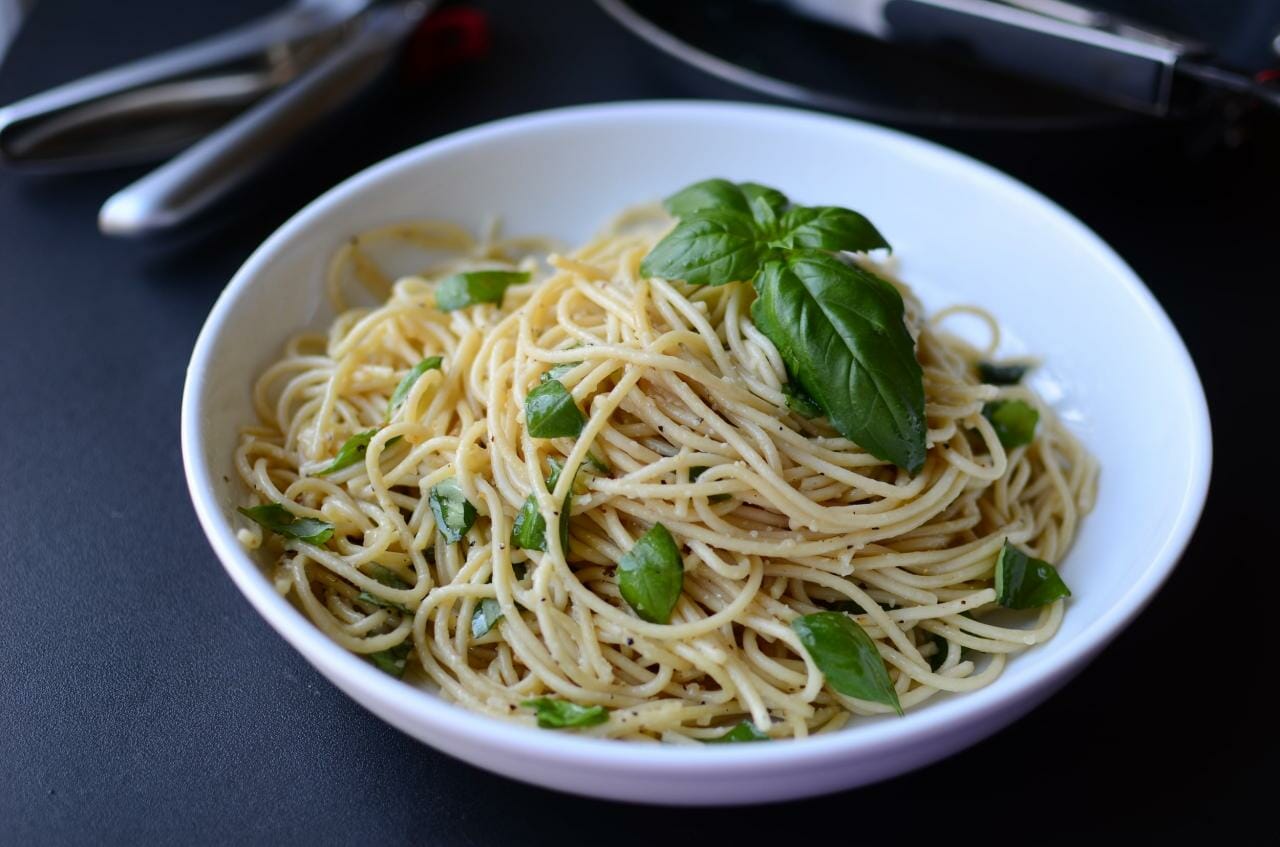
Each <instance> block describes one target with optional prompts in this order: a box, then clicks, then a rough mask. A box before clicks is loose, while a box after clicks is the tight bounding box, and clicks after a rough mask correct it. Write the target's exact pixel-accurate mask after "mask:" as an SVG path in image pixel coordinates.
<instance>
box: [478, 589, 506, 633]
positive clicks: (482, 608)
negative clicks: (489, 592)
mask: <svg viewBox="0 0 1280 847" xmlns="http://www.w3.org/2000/svg"><path fill="white" fill-rule="evenodd" d="M501 617H502V604H501V603H499V602H498V601H497V600H495V599H493V598H492V597H486V598H484V599H483V600H481V601H480V602H479V603H477V604H476V610H475V611H474V612H472V613H471V637H472V638H479V637H481V636H482V635H484V634H485V633H486V632H488V631H489V630H491V629H493V625H494V624H496V623H497V622H498V619H499V618H501Z"/></svg>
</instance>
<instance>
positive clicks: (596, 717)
mask: <svg viewBox="0 0 1280 847" xmlns="http://www.w3.org/2000/svg"><path fill="white" fill-rule="evenodd" d="M520 705H521V706H524V707H525V708H526V709H533V710H534V711H535V712H536V713H537V715H538V726H540V727H542V728H543V729H564V728H565V727H571V726H595V725H596V724H602V723H604V722H605V721H607V720H609V710H608V709H606V708H605V707H604V706H579V705H578V704H577V703H570V702H569V701H568V700H554V699H552V698H550V697H539V698H537V699H536V700H525V701H524V702H523V703H521V704H520Z"/></svg>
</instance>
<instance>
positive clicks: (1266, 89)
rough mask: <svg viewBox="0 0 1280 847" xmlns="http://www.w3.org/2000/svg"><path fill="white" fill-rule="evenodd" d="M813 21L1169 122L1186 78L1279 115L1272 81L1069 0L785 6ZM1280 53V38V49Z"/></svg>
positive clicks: (899, 0)
mask: <svg viewBox="0 0 1280 847" xmlns="http://www.w3.org/2000/svg"><path fill="white" fill-rule="evenodd" d="M781 2H782V3H783V4H784V5H786V6H788V7H790V8H791V9H793V10H795V11H796V12H797V13H799V14H801V15H804V16H806V17H809V18H812V19H814V20H818V21H822V22H824V23H828V24H831V25H834V26H838V27H844V28H846V29H850V30H854V31H856V32H859V33H862V34H864V35H869V36H871V37H874V38H878V39H881V40H884V41H891V42H896V43H901V44H911V45H916V46H919V47H924V48H932V49H940V50H945V51H949V52H951V53H956V54H959V55H962V56H965V57H968V58H969V59H971V60H974V61H976V62H978V63H980V64H983V65H986V66H988V67H991V68H995V69H998V70H1003V71H1007V72H1010V73H1013V74H1016V75H1018V76H1023V77H1027V78H1030V79H1037V80H1040V81H1042V82H1046V83H1049V84H1052V85H1057V86H1060V87H1063V88H1069V89H1072V90H1074V91H1077V92H1079V93H1081V94H1084V95H1086V96H1089V97H1093V98H1095V99H1097V100H1102V101H1105V102H1109V103H1112V104H1114V105H1117V106H1121V107H1123V108H1126V109H1132V110H1134V111H1138V112H1145V113H1146V114H1149V115H1155V116H1165V115H1169V114H1170V113H1172V112H1173V111H1175V109H1176V107H1177V99H1176V95H1177V93H1178V92H1177V83H1178V80H1187V81H1193V82H1194V84H1195V85H1196V86H1198V87H1200V88H1202V89H1209V90H1210V91H1212V92H1215V93H1229V94H1236V95H1245V96H1248V97H1251V98H1253V99H1255V100H1257V101H1258V102H1260V103H1263V104H1265V105H1269V106H1271V107H1273V108H1280V88H1277V87H1276V86H1274V85H1272V84H1270V80H1269V77H1268V78H1259V77H1253V76H1249V75H1247V74H1242V73H1239V72H1236V71H1233V70H1230V69H1227V68H1222V67H1219V66H1217V65H1215V64H1213V63H1212V57H1211V56H1209V55H1208V53H1207V51H1206V48H1205V47H1204V46H1203V45H1201V44H1199V43H1197V42H1195V41H1194V40H1192V39H1189V38H1184V37H1182V36H1179V35H1176V34H1173V33H1169V32H1163V31H1160V30H1158V29H1156V28H1154V27H1149V26H1145V25H1143V24H1139V23H1137V22H1134V21H1129V20H1125V19H1122V18H1119V17H1116V16H1114V15H1111V14H1109V13H1106V12H1102V11H1099V10H1096V9H1091V8H1088V7H1086V6H1082V5H1078V4H1076V3H1073V2H1068V0H781ZM1273 51H1274V52H1276V53H1277V55H1280V36H1277V37H1276V38H1275V41H1274V42H1273Z"/></svg>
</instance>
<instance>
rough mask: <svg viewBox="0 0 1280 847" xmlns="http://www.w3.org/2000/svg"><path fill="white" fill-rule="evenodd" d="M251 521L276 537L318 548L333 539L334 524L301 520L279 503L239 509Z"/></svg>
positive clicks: (314, 519)
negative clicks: (294, 540) (290, 539)
mask: <svg viewBox="0 0 1280 847" xmlns="http://www.w3.org/2000/svg"><path fill="white" fill-rule="evenodd" d="M237 511H238V512H240V514H242V515H244V516H245V517H246V518H248V519H249V520H251V521H253V522H254V523H256V524H258V525H259V526H262V527H265V528H266V529H269V530H271V531H272V532H274V533H275V534H276V535H283V536H284V537H285V538H294V539H297V540H298V541H305V542H307V543H308V544H314V545H316V546H317V547H319V546H320V545H322V544H324V543H325V542H326V541H328V540H329V539H330V538H332V537H333V524H331V523H329V522H328V521H322V520H317V519H316V518H300V517H298V516H297V515H295V514H293V512H290V511H289V510H288V509H286V508H285V507H284V506H281V505H280V504H279V503H264V504H263V505H261V506H254V507H252V508H249V509H244V508H241V509H237Z"/></svg>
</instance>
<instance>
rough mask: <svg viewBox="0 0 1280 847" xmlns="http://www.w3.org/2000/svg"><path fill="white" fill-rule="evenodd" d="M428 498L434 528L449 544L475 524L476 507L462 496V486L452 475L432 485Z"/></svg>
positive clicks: (458, 538)
mask: <svg viewBox="0 0 1280 847" xmlns="http://www.w3.org/2000/svg"><path fill="white" fill-rule="evenodd" d="M428 499H429V501H430V503H431V514H432V515H434V516H435V519H436V529H438V530H440V534H441V535H443V536H444V540H445V541H447V542H449V543H450V544H452V543H454V542H455V541H458V540H460V539H461V538H462V536H464V535H466V534H467V530H469V529H471V527H472V525H473V524H475V522H476V507H475V506H473V505H471V501H470V500H468V499H467V498H466V497H463V496H462V486H460V485H458V480H457V479H455V478H454V477H449V478H448V479H446V480H444V481H443V482H440V483H437V484H436V485H433V486H432V487H431V495H430V497H429V498H428Z"/></svg>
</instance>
